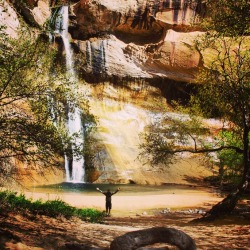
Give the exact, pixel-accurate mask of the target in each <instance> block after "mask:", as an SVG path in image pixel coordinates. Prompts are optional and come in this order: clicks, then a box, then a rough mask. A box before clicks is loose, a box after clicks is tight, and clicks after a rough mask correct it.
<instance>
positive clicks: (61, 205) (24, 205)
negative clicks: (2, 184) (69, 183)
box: [0, 191, 104, 223]
mask: <svg viewBox="0 0 250 250" xmlns="http://www.w3.org/2000/svg"><path fill="white" fill-rule="evenodd" d="M0 208H1V210H2V211H3V210H4V211H6V212H11V211H18V212H19V213H24V214H25V213H27V212H30V213H31V214H33V215H46V216H49V217H58V216H64V217H65V218H67V219H68V218H70V217H73V216H76V217H78V218H80V219H81V220H84V221H88V222H93V223H98V222H101V221H102V220H103V217H104V213H103V212H101V211H99V210H97V209H92V208H84V209H80V208H75V207H72V206H70V205H69V204H67V203H66V202H64V201H62V200H60V199H56V200H48V201H45V202H43V201H42V200H37V201H32V199H27V198H26V197H25V195H24V194H20V195H18V194H17V193H15V192H12V191H2V192H0Z"/></svg>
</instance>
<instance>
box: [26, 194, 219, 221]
mask: <svg viewBox="0 0 250 250" xmlns="http://www.w3.org/2000/svg"><path fill="white" fill-rule="evenodd" d="M25 196H26V197H27V198H32V200H37V199H42V200H45V201H46V200H53V199H61V200H63V201H65V202H67V203H68V204H70V205H72V206H75V207H79V208H97V209H101V210H103V209H104V206H105V196H104V195H102V194H101V193H100V194H99V193H97V194H95V195H89V194H88V195H85V194H76V193H61V194H59V193H47V194H46V193H38V192H37V193H36V192H25ZM221 200H222V197H219V196H218V195H217V194H216V193H213V192H208V191H204V190H195V191H185V192H184V191H181V192H179V193H178V192H177V193H165V194H164V193H163V194H161V193H160V194H154V193H150V194H147V193H146V194H142V193H138V194H136V193H135V194H129V193H128V194H123V193H122V191H121V192H119V193H117V194H116V195H114V196H113V197H112V204H113V209H112V214H113V215H119V216H121V215H128V214H131V213H139V212H141V211H149V210H154V209H166V208H170V209H181V208H207V207H211V205H212V204H215V203H217V202H219V201H221Z"/></svg>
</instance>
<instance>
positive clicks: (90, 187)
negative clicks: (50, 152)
mask: <svg viewBox="0 0 250 250" xmlns="http://www.w3.org/2000/svg"><path fill="white" fill-rule="evenodd" d="M97 187H99V188H100V189H101V190H104V191H105V190H108V189H110V190H111V191H114V190H116V189H117V188H120V189H121V192H120V193H119V194H121V195H128V194H129V195H139V194H145V195H146V194H150V193H153V194H167V193H170V194H173V193H185V192H189V193H190V192H200V191H201V188H198V187H193V186H187V185H171V184H166V185H161V186H148V185H136V184H91V183H69V182H63V183H59V184H54V185H45V186H36V187H33V191H34V192H42V193H79V194H81V193H84V194H89V195H95V194H97V191H96V188H97ZM204 190H205V189H204Z"/></svg>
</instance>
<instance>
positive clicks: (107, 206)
mask: <svg viewBox="0 0 250 250" xmlns="http://www.w3.org/2000/svg"><path fill="white" fill-rule="evenodd" d="M111 208H112V204H111V202H110V201H106V209H111Z"/></svg>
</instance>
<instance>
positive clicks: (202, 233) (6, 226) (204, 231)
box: [0, 210, 250, 250]
mask: <svg viewBox="0 0 250 250" xmlns="http://www.w3.org/2000/svg"><path fill="white" fill-rule="evenodd" d="M193 211H194V210H193ZM163 212H164V211H155V213H154V214H151V215H148V214H146V213H145V212H144V214H140V215H139V214H137V215H133V216H122V217H120V216H111V217H106V218H105V220H104V222H103V224H91V223H86V222H83V221H81V220H79V219H77V218H72V219H70V220H67V219H65V218H57V219H54V218H49V217H46V216H32V215H25V216H23V215H19V214H7V215H6V214H3V213H1V215H0V235H1V236H0V249H10V250H52V249H53V250H54V249H61V250H67V249H74V250H78V249H86V248H85V246H93V247H96V248H98V247H100V248H106V249H109V245H110V243H111V242H112V240H113V239H114V238H115V237H117V236H120V235H123V234H124V233H126V232H130V231H135V230H139V229H144V228H150V227H155V226H164V227H171V228H176V229H179V230H181V231H184V232H185V233H187V234H188V235H190V236H191V237H192V238H193V239H194V240H195V242H196V245H197V249H204V250H205V249H209V250H215V249H216V250H219V249H227V250H229V249H241V250H243V249H250V237H249V235H250V219H249V218H248V219H246V218H244V217H242V216H233V217H228V218H224V219H223V220H219V221H216V222H210V223H198V224H197V223H191V222H190V221H191V220H193V219H194V218H199V217H201V215H200V214H197V213H190V212H189V210H178V211H172V212H166V213H163ZM166 249H168V248H166ZM171 249H175V248H171Z"/></svg>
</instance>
